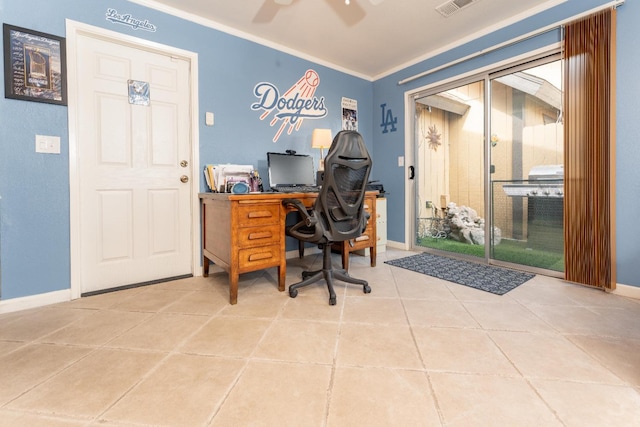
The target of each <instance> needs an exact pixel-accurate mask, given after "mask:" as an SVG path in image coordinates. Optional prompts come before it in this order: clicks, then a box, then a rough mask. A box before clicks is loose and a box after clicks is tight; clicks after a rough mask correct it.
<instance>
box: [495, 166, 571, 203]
mask: <svg viewBox="0 0 640 427" xmlns="http://www.w3.org/2000/svg"><path fill="white" fill-rule="evenodd" d="M502 188H503V189H504V192H505V193H506V194H507V196H511V197H559V198H563V197H564V168H563V165H540V166H534V167H533V168H531V171H529V179H528V180H526V181H523V182H522V183H521V184H505V185H504V186H503V187H502Z"/></svg>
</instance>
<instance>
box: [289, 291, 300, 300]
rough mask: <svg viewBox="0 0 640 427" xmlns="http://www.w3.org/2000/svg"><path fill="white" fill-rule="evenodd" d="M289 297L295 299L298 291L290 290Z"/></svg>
mask: <svg viewBox="0 0 640 427" xmlns="http://www.w3.org/2000/svg"><path fill="white" fill-rule="evenodd" d="M289 296H290V297H291V298H295V297H297V296H298V290H297V289H289Z"/></svg>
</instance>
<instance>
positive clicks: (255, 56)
mask: <svg viewBox="0 0 640 427" xmlns="http://www.w3.org/2000/svg"><path fill="white" fill-rule="evenodd" d="M107 8H114V9H116V10H118V12H120V13H130V14H131V15H132V16H133V17H135V18H140V19H148V20H149V21H150V22H151V23H152V24H154V25H156V26H157V31H156V32H155V33H151V32H146V31H142V30H137V31H135V30H133V29H130V28H129V27H126V26H124V25H120V24H113V23H110V22H109V21H107V20H106V19H105V13H106V11H107ZM0 17H1V20H2V22H4V23H8V24H11V25H15V26H19V27H25V28H29V29H33V30H37V31H41V32H45V33H49V34H54V35H58V36H63V37H64V36H65V34H66V31H65V19H66V18H68V19H71V20H74V21H78V22H82V23H86V24H90V25H94V26H97V27H102V28H106V29H108V30H111V31H117V32H120V33H124V34H128V35H133V36H136V37H140V38H144V39H148V40H151V41H154V42H158V43H163V44H166V45H170V46H174V47H177V48H181V49H185V50H190V51H193V52H196V53H198V60H199V70H198V73H199V109H200V127H199V132H200V163H201V165H204V164H207V163H242V164H253V165H255V166H257V167H258V168H259V171H260V173H261V175H262V176H263V177H264V178H265V179H266V172H267V170H266V152H267V151H280V152H284V151H285V150H286V149H294V150H296V151H298V152H299V153H308V154H312V155H313V156H314V157H316V158H319V150H312V149H311V131H312V129H313V128H316V127H320V128H331V129H332V130H333V131H334V133H335V132H337V131H338V130H340V127H341V104H340V102H341V98H342V97H347V98H352V99H355V100H357V101H358V113H359V123H358V125H359V130H360V132H361V133H362V134H363V137H364V138H365V141H367V142H368V144H369V148H370V150H371V151H373V150H372V131H371V119H370V118H371V116H372V112H371V105H372V94H373V89H372V84H371V82H370V81H367V80H363V79H360V78H356V77H353V76H351V75H347V74H344V73H341V72H337V71H335V70H332V69H329V68H326V67H323V66H320V65H317V64H313V63H310V62H308V61H306V60H302V59H300V58H296V57H294V56H291V55H288V54H285V53H282V52H280V51H277V50H274V49H270V48H266V47H264V46H261V45H258V44H256V43H252V42H248V41H246V40H244V39H241V38H238V37H233V36H230V35H228V34H225V33H222V32H219V31H216V30H213V29H211V28H208V27H204V26H201V25H198V24H194V23H192V22H188V21H185V20H182V19H179V18H175V17H172V16H169V15H166V14H163V13H160V12H157V11H154V10H151V9H147V8H144V7H141V6H139V5H136V4H134V3H130V2H127V1H124V0H110V1H108V2H104V1H99V0H56V1H51V0H25V1H16V0H0ZM309 68H312V69H314V70H316V71H317V72H318V74H319V76H320V85H319V87H318V89H317V91H316V93H315V95H316V96H318V97H324V98H325V105H326V107H327V109H328V115H327V116H326V117H325V118H322V119H318V120H310V119H306V120H305V121H304V122H303V124H302V127H301V128H300V130H299V131H297V132H296V131H294V132H293V133H292V134H291V135H287V134H286V133H285V134H283V135H282V136H281V137H280V139H279V140H278V142H277V143H273V142H272V139H273V135H274V134H275V127H270V126H269V123H268V121H267V120H265V121H260V120H259V118H258V117H259V115H260V113H261V112H256V111H252V110H251V108H250V106H251V104H252V103H254V102H256V101H257V98H256V97H255V96H254V95H253V88H254V86H255V85H256V84H257V83H259V82H261V81H268V82H272V83H274V84H275V85H276V86H277V87H278V88H279V89H280V90H286V89H288V88H289V87H290V86H291V85H293V84H294V83H295V82H296V81H298V79H300V77H302V76H303V75H304V72H305V71H306V70H307V69H309ZM69 84H73V82H69ZM205 111H212V112H214V113H215V126H213V127H207V126H205V124H204V113H205ZM269 118H271V116H269ZM67 120H68V118H67V107H65V106H58V105H51V104H42V103H36V102H28V101H22V100H13V99H5V98H4V97H2V98H0V197H2V199H1V200H0V250H1V251H2V252H1V253H0V260H1V265H0V268H1V269H2V270H1V275H0V286H1V288H0V290H1V293H0V297H1V298H2V299H11V298H16V297H22V296H30V295H36V294H41V293H46V292H51V291H56V290H63V289H69V287H70V254H69V229H70V224H69V150H68V139H69V137H68V134H69V131H68V123H67ZM36 134H43V135H57V136H60V137H61V141H62V143H61V153H60V155H51V154H39V153H35V142H34V138H35V135H36ZM201 165H198V166H196V171H197V173H199V171H200V170H201ZM373 174H374V175H373V176H375V170H374V171H373ZM201 190H204V182H203V183H202V187H201Z"/></svg>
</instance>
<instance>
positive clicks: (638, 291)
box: [611, 283, 640, 299]
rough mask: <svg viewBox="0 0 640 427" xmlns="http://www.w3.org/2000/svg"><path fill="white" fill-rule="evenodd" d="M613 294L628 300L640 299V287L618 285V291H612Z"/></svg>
mask: <svg viewBox="0 0 640 427" xmlns="http://www.w3.org/2000/svg"><path fill="white" fill-rule="evenodd" d="M611 293H612V294H616V295H620V296H623V297H627V298H634V299H640V287H638V286H631V285H621V284H619V283H616V289H615V290H613V291H611Z"/></svg>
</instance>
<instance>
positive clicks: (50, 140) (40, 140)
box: [36, 135, 60, 154]
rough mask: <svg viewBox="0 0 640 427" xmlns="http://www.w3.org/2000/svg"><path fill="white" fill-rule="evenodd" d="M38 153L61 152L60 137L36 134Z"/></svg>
mask: <svg viewBox="0 0 640 427" xmlns="http://www.w3.org/2000/svg"><path fill="white" fill-rule="evenodd" d="M36 153H46V154H60V137H59V136H49V135H36Z"/></svg>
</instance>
